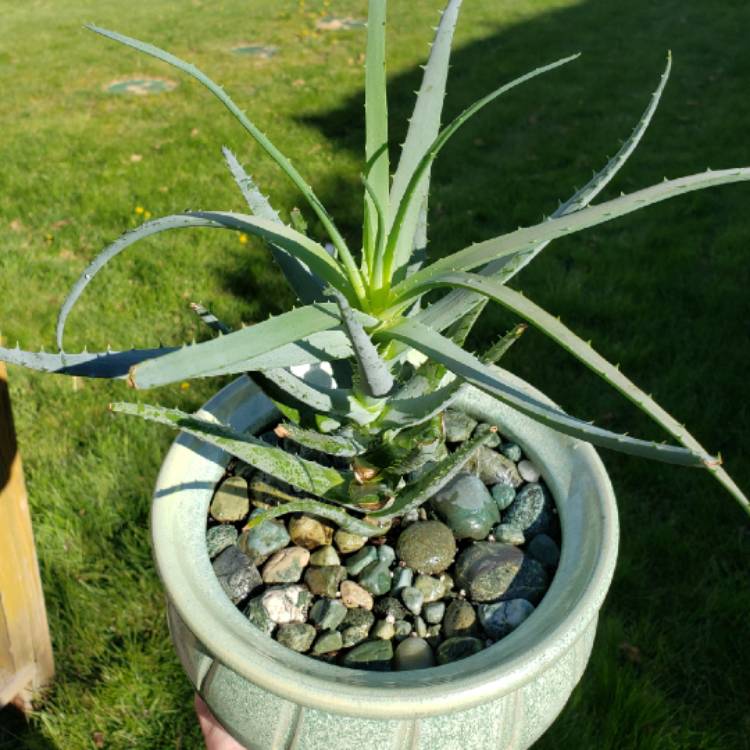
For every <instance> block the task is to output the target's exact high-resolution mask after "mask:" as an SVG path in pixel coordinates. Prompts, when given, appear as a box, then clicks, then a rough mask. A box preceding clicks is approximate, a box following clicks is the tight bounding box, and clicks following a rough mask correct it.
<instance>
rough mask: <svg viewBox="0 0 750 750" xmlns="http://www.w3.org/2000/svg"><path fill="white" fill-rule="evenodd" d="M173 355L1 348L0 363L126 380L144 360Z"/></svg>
mask: <svg viewBox="0 0 750 750" xmlns="http://www.w3.org/2000/svg"><path fill="white" fill-rule="evenodd" d="M173 351H175V347H170V346H164V347H159V348H154V349H130V350H129V351H123V352H116V351H111V350H109V351H106V352H86V351H84V352H80V353H77V354H70V353H68V352H57V353H56V354H50V353H48V352H29V351H25V350H23V349H21V348H19V347H16V348H15V349H6V348H5V347H1V346H0V362H7V363H8V364H11V365H20V366H21V367H26V368H28V369H30V370H38V371H40V372H50V373H54V374H57V375H77V376H79V377H82V378H126V377H127V376H128V372H129V371H130V368H131V367H133V365H136V364H138V363H140V362H143V361H145V360H147V359H156V358H158V357H162V356H164V355H165V354H170V353H171V352H173Z"/></svg>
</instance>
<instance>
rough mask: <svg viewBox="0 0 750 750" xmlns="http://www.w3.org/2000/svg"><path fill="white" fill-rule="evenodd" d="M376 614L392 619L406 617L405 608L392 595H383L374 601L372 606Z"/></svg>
mask: <svg viewBox="0 0 750 750" xmlns="http://www.w3.org/2000/svg"><path fill="white" fill-rule="evenodd" d="M372 610H373V612H375V614H376V615H380V616H381V617H388V616H390V617H392V618H393V619H394V620H403V619H404V617H406V608H405V607H404V605H403V604H401V602H400V601H399V600H398V599H396V598H395V597H394V596H383V597H381V598H380V599H378V600H377V601H376V602H375V606H374V607H373V608H372Z"/></svg>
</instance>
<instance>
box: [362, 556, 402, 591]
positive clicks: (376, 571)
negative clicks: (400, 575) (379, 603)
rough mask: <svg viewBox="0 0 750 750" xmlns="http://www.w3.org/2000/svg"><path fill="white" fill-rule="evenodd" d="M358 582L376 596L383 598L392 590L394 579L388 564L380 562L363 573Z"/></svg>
mask: <svg viewBox="0 0 750 750" xmlns="http://www.w3.org/2000/svg"><path fill="white" fill-rule="evenodd" d="M357 582H358V583H359V585H360V586H361V587H362V588H363V589H366V590H367V591H369V592H370V593H371V594H373V595H374V596H381V595H382V594H387V593H388V592H389V591H390V590H391V585H392V583H393V578H392V576H391V571H390V569H389V568H388V564H387V563H384V562H381V561H380V560H378V561H377V562H374V563H371V564H370V565H368V566H367V567H366V568H365V569H364V570H363V571H362V573H361V574H360V576H359V578H358V579H357Z"/></svg>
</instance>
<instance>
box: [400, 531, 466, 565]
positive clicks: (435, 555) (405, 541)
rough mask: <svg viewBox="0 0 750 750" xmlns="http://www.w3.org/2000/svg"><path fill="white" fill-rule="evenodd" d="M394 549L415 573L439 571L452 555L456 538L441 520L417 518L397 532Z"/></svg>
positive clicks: (448, 563) (449, 561)
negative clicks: (414, 521)
mask: <svg viewBox="0 0 750 750" xmlns="http://www.w3.org/2000/svg"><path fill="white" fill-rule="evenodd" d="M396 552H397V553H398V556H399V559H401V560H403V562H405V563H406V565H408V566H409V567H410V568H414V569H415V570H416V571H417V572H419V573H442V572H443V571H444V570H445V569H446V568H447V567H448V566H449V565H450V564H451V563H452V562H453V558H454V557H455V555H456V540H455V539H454V537H453V533H452V532H451V530H450V529H449V528H448V527H447V526H446V525H445V524H444V523H440V521H418V522H417V523H413V524H411V525H410V526H407V527H406V528H405V529H404V530H403V531H402V532H401V534H400V535H399V537H398V541H397V542H396Z"/></svg>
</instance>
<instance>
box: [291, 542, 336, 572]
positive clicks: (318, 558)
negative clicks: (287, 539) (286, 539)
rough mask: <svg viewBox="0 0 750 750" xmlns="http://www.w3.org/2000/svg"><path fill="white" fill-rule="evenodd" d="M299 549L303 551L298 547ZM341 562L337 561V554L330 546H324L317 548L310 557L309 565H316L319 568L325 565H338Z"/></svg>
mask: <svg viewBox="0 0 750 750" xmlns="http://www.w3.org/2000/svg"><path fill="white" fill-rule="evenodd" d="M300 549H304V548H303V547H300ZM340 564H341V560H340V559H339V555H338V552H336V550H335V549H334V548H333V547H332V546H331V545H330V544H324V545H323V546H322V547H318V549H316V550H315V552H313V553H312V554H311V555H310V565H317V566H320V567H323V566H326V565H340Z"/></svg>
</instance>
